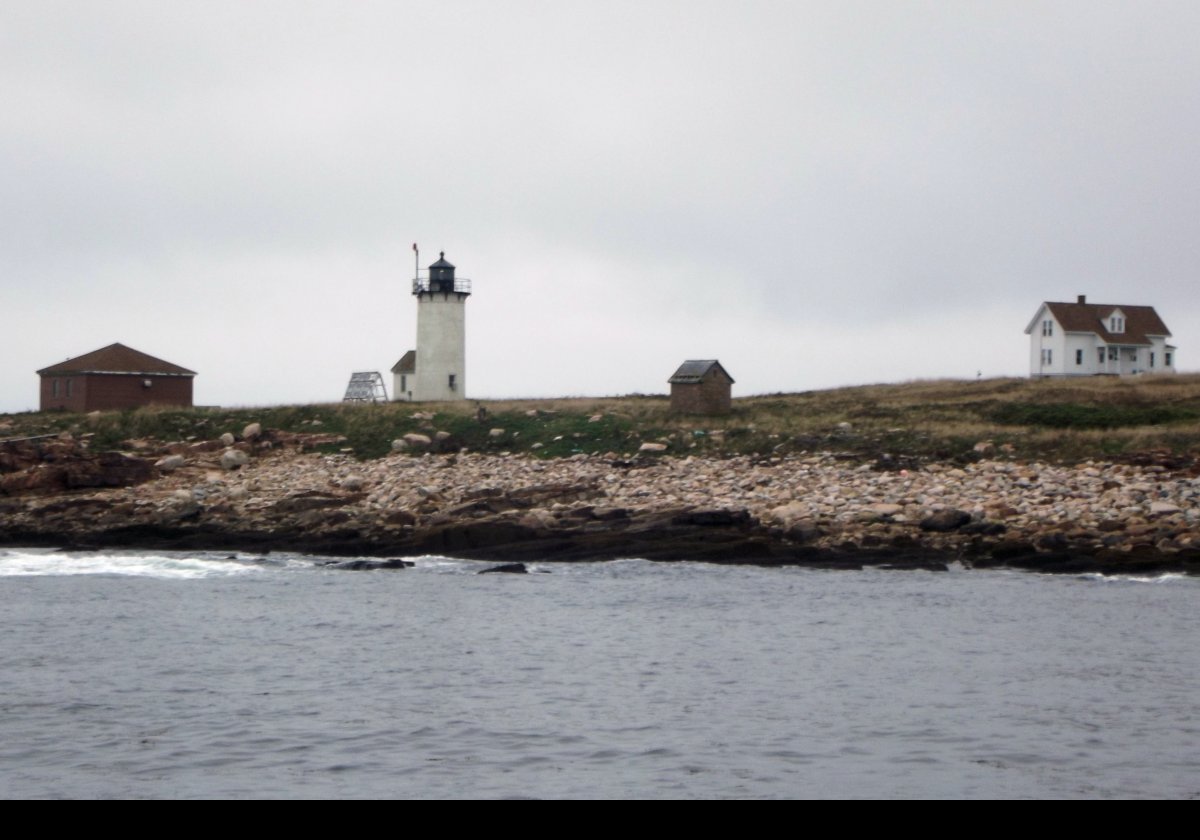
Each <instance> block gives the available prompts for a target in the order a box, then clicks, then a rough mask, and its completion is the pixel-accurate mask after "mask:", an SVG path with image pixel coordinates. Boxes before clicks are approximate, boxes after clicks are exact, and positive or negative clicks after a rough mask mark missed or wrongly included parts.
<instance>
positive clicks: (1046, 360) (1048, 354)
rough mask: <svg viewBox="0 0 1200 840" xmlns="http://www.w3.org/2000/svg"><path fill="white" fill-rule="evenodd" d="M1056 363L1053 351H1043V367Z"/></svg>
mask: <svg viewBox="0 0 1200 840" xmlns="http://www.w3.org/2000/svg"><path fill="white" fill-rule="evenodd" d="M1053 361H1054V352H1053V351H1052V350H1042V366H1043V367H1045V366H1048V365H1050V364H1052V363H1053Z"/></svg>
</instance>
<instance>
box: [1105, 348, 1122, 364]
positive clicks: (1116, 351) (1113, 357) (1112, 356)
mask: <svg viewBox="0 0 1200 840" xmlns="http://www.w3.org/2000/svg"><path fill="white" fill-rule="evenodd" d="M1120 359H1121V348H1119V347H1109V348H1108V360H1109V361H1110V362H1116V361H1120Z"/></svg>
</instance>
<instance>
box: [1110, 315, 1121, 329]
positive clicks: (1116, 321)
mask: <svg viewBox="0 0 1200 840" xmlns="http://www.w3.org/2000/svg"><path fill="white" fill-rule="evenodd" d="M1108 331H1109V332H1110V333H1123V332H1125V319H1124V318H1122V317H1121V316H1120V315H1113V316H1112V317H1111V318H1109V319H1108Z"/></svg>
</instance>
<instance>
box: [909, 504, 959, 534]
mask: <svg viewBox="0 0 1200 840" xmlns="http://www.w3.org/2000/svg"><path fill="white" fill-rule="evenodd" d="M970 521H971V514H969V513H967V512H966V511H965V510H958V509H957V508H945V509H943V510H938V511H934V512H933V513H931V514H930V515H929V516H927V517H925V518H924V519H922V520H921V530H922V531H932V532H934V533H946V532H949V531H957V530H958V529H959V528H961V527H963V526H964V525H966V524H967V523H968V522H970Z"/></svg>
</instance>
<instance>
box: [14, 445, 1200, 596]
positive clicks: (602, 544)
mask: <svg viewBox="0 0 1200 840" xmlns="http://www.w3.org/2000/svg"><path fill="white" fill-rule="evenodd" d="M410 437H411V438H412V440H409V441H398V442H397V444H396V448H397V451H395V452H394V453H393V454H392V455H390V456H388V457H385V458H381V459H378V460H374V461H358V460H356V459H354V458H353V457H351V456H350V455H348V454H338V453H334V454H321V453H319V452H316V451H313V450H314V448H318V447H323V448H329V447H330V446H336V443H337V441H336V439H334V438H332V437H331V436H321V435H300V434H292V433H284V432H272V431H264V430H262V429H260V428H258V427H257V424H252V425H251V426H248V427H247V428H246V429H245V430H243V434H242V435H238V436H234V435H231V434H230V435H225V436H224V437H223V439H220V440H212V441H200V442H190V443H171V444H159V443H155V442H152V441H131V442H129V443H130V447H129V451H128V452H125V453H91V452H89V451H88V450H87V447H86V440H75V439H73V438H71V437H70V436H69V435H64V436H61V437H53V438H48V439H26V440H21V441H12V440H9V441H0V545H5V546H35V545H36V546H58V547H67V548H89V547H90V548H114V547H121V548H153V549H193V550H197V549H220V550H239V551H249V552H266V551H295V552H305V553H312V554H323V555H334V556H361V557H377V558H403V557H412V556H419V555H424V554H443V555H450V556H454V557H460V558H465V559H483V560H493V561H505V562H520V561H531V560H541V561H545V560H556V561H578V560H605V559H613V558H618V557H640V558H645V559H650V560H697V561H710V562H722V563H754V564H762V565H783V564H788V565H804V566H812V567H825V568H862V567H864V566H882V567H890V568H926V569H942V568H946V566H947V565H948V564H950V563H961V564H962V565H963V566H965V567H973V568H984V567H997V566H1000V567H1010V568H1020V569H1031V570H1037V571H1043V572H1069V573H1080V572H1102V573H1108V574H1156V573H1163V572H1182V573H1187V574H1200V477H1197V473H1196V469H1195V467H1194V465H1191V464H1189V465H1186V466H1184V467H1183V468H1181V467H1180V465H1179V464H1174V463H1171V462H1170V461H1169V460H1168V461H1167V462H1166V463H1165V464H1164V463H1154V462H1153V461H1154V459H1145V460H1146V462H1145V463H1140V464H1117V463H1106V462H1086V463H1082V464H1078V465H1074V466H1054V465H1049V464H1043V463H1024V462H1020V461H1018V460H1015V459H1004V458H999V459H996V458H986V457H985V458H984V459H982V460H980V461H978V462H975V463H970V464H963V465H954V464H940V463H927V464H921V465H919V466H918V465H910V466H909V468H907V469H897V468H895V467H896V466H898V464H891V465H888V464H880V463H874V464H869V463H858V462H856V461H855V460H853V459H850V458H846V457H843V456H839V455H838V454H837V453H832V452H799V453H791V454H777V455H772V456H769V457H748V456H739V457H731V458H715V457H694V456H683V457H678V456H673V455H670V454H660V453H659V452H657V451H655V450H654V448H651V449H648V450H647V451H646V452H644V453H642V454H641V455H639V456H638V457H635V458H623V457H620V456H617V455H615V454H613V453H608V454H604V455H576V456H574V457H571V458H566V459H538V458H536V457H532V456H528V455H513V454H483V453H474V452H461V451H454V452H449V453H445V452H436V451H435V450H436V449H437V448H438V446H437V441H436V438H434V437H432V436H431V437H425V436H421V435H414V436H410ZM363 565H366V566H373V565H374V564H363ZM390 565H391V566H392V567H396V568H399V567H402V564H399V563H393V564H390Z"/></svg>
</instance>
